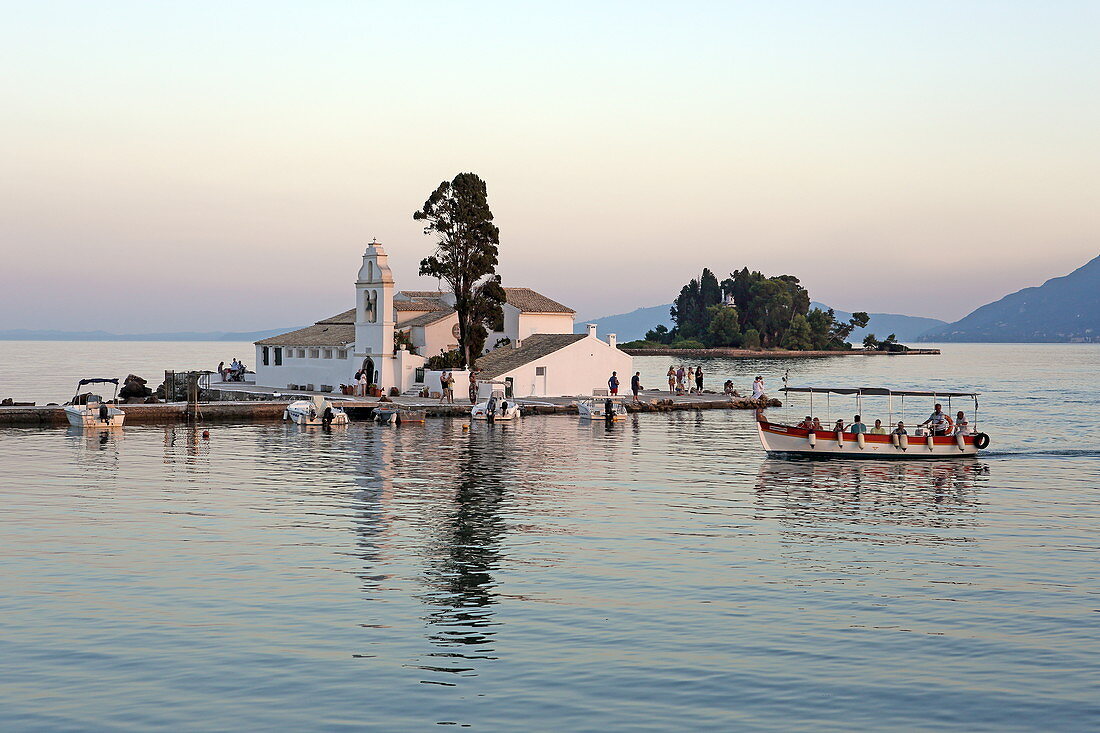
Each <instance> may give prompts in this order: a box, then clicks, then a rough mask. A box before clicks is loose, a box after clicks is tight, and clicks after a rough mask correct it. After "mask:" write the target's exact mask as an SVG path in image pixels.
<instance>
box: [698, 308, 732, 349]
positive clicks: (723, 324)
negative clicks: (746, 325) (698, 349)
mask: <svg viewBox="0 0 1100 733" xmlns="http://www.w3.org/2000/svg"><path fill="white" fill-rule="evenodd" d="M707 312H708V314H709V315H710V323H709V324H708V325H707V333H706V338H705V339H704V341H705V342H706V344H707V346H737V345H738V344H740V343H741V324H740V322H739V321H738V318H737V309H736V308H727V307H724V306H721V305H712V306H711V307H710V308H708V309H707Z"/></svg>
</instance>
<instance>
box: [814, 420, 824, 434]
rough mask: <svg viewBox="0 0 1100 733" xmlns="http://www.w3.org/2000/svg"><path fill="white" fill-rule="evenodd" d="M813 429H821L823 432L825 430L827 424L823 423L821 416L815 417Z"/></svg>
mask: <svg viewBox="0 0 1100 733" xmlns="http://www.w3.org/2000/svg"><path fill="white" fill-rule="evenodd" d="M812 429H813V430H820V431H822V432H824V431H825V426H824V425H822V424H821V418H820V417H815V418H814V423H813V426H812Z"/></svg>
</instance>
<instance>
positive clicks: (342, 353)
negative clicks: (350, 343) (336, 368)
mask: <svg viewBox="0 0 1100 733" xmlns="http://www.w3.org/2000/svg"><path fill="white" fill-rule="evenodd" d="M336 358H337V359H347V358H348V350H347V349H337V350H336Z"/></svg>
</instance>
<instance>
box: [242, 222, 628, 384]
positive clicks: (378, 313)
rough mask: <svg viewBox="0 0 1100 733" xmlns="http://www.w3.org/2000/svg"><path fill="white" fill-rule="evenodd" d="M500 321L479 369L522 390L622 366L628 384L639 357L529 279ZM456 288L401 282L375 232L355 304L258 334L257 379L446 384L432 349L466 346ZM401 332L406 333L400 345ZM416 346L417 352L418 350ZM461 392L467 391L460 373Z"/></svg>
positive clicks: (597, 379)
mask: <svg viewBox="0 0 1100 733" xmlns="http://www.w3.org/2000/svg"><path fill="white" fill-rule="evenodd" d="M504 292H505V294H506V296H507V297H506V301H505V303H504V318H503V323H502V324H500V325H501V329H500V330H499V331H493V332H490V334H489V336H488V338H487V339H486V340H485V346H486V349H488V350H489V352H490V353H487V354H485V355H484V356H482V357H481V358H479V359H478V363H477V368H478V372H479V375H478V376H479V378H480V379H483V380H490V379H491V380H496V381H502V382H505V383H510V385H511V388H512V392H513V393H514V395H515V396H517V397H524V396H566V395H589V394H592V391H593V390H594V389H597V388H600V387H606V385H607V379H608V377H609V376H610V375H611V372H613V371H616V372H618V376H619V379H620V381H622V383H623V385H624V387H625V386H626V385H627V384H629V382H630V375H631V374H633V371H632V369H633V360H632V359H631V357H630V355H628V354H626V353H624V352H623V351H620V350H619V348H618V347H617V345H616V343H615V336H614V334H611V335H609V336H608V337H607V338H608V340H607V341H601V340H600V339H599V338H597V336H596V327H595V326H591V325H590V326H589V327H588V332H587V333H586V334H574V333H573V320H574V317H575V316H576V313H575V311H573V309H572V308H569V307H567V306H564V305H562V304H561V303H558V302H557V301H554V300H551V299H550V298H548V297H546V296H545V295H542V294H540V293H537V292H535V291H534V290H531V289H530V288H505V289H504ZM454 302H455V300H454V294H453V293H448V292H440V291H428V290H395V289H394V282H393V274H392V273H391V272H390V267H389V264H388V256H387V255H386V251H385V250H384V249H383V248H382V245H381V244H379V243H377V242H372V243H371V244H370V245H368V246H367V250H366V252H364V253H363V264H362V267H360V268H359V276H358V278H357V279H356V282H355V307H354V308H352V309H351V310H348V311H345V312H343V313H339V314H337V315H335V316H332V317H330V318H326V319H324V320H321V321H317V322H316V323H315V324H313V325H312V326H309V327H307V328H301V329H298V330H297V331H291V332H289V333H284V334H281V335H279V336H272V337H271V338H266V339H263V340H261V341H257V342H256V384H258V385H262V386H266V387H274V388H277V389H286V390H308V391H322V392H334V391H335V392H339V390H340V387H341V385H345V384H346V385H350V384H352V383H353V382H354V376H355V372H357V371H359V370H360V369H365V370H366V371H367V374H368V375H373V376H368V379H369V380H370V381H371V382H372V383H373V384H375V385H377V386H379V387H381V388H383V389H384V390H389V389H390V388H392V387H396V388H397V389H398V390H399V391H400V392H406V391H408V390H412V389H418V388H420V387H423V386H425V385H427V386H428V387H429V389H433V390H434V389H438V385H439V378H438V375H439V372H435V373H433V372H431V371H429V370H427V368H426V363H427V357H429V356H434V355H436V354H439V353H441V352H445V351H450V350H452V349H456V348H458V314H457V313H456V312H455V310H454ZM398 334H404V335H405V339H403V340H404V341H406V342H407V344H411V347H412V349H410V348H409V346H407V345H406V344H405V343H402V344H401V345H397V341H396V339H397V338H398ZM413 350H415V351H416V352H417V353H413ZM456 386H457V387H458V389H456V392H458V393H459V394H464V389H463V388H464V386H465V384H464V383H463V382H461V380H459V383H458V384H457V385H456Z"/></svg>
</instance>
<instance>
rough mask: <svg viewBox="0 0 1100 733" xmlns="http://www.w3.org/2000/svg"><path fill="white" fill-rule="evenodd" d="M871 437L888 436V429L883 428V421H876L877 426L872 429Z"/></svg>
mask: <svg viewBox="0 0 1100 733" xmlns="http://www.w3.org/2000/svg"><path fill="white" fill-rule="evenodd" d="M871 435H886V428H884V427H882V420H875V426H874V427H873V428H871Z"/></svg>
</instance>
